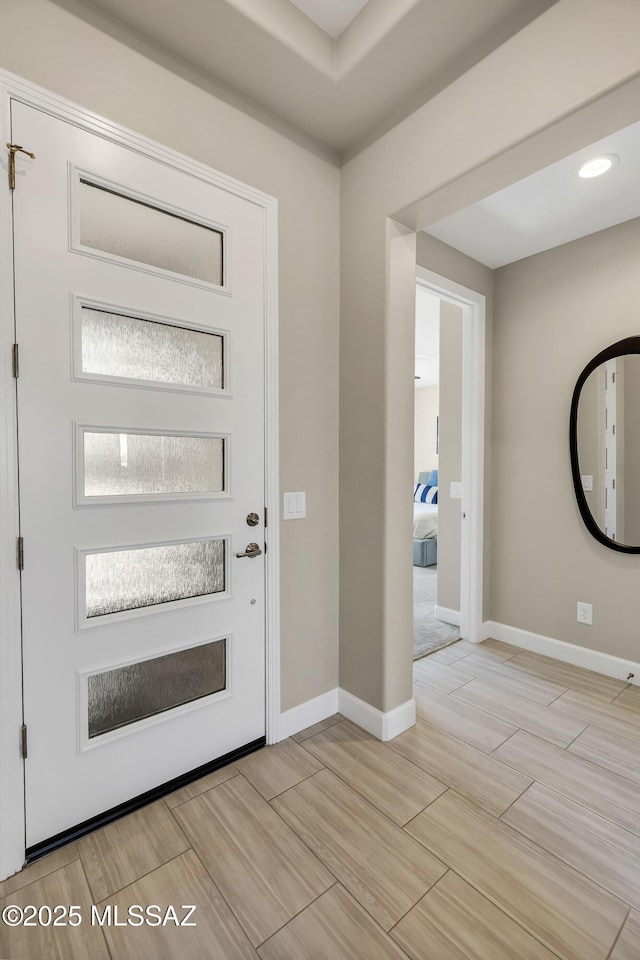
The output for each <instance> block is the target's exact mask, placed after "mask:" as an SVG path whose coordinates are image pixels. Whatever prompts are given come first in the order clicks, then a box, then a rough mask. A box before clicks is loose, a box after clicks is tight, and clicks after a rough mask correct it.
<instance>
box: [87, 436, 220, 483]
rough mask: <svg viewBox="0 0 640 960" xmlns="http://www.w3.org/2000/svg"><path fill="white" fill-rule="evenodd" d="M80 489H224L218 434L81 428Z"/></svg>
mask: <svg viewBox="0 0 640 960" xmlns="http://www.w3.org/2000/svg"><path fill="white" fill-rule="evenodd" d="M82 436H83V439H84V443H83V448H84V456H83V468H84V469H83V492H84V496H85V498H91V497H136V496H140V497H147V498H149V497H153V496H169V495H177V496H179V495H181V494H214V493H221V492H223V491H224V444H225V441H224V439H223V438H222V437H183V436H175V435H171V434H169V435H160V434H144V433H106V432H103V431H100V432H95V433H93V432H91V430H88V429H85V430H84V431H83V433H82Z"/></svg>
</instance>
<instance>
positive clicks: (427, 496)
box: [413, 483, 438, 504]
mask: <svg viewBox="0 0 640 960" xmlns="http://www.w3.org/2000/svg"><path fill="white" fill-rule="evenodd" d="M413 502H414V503H436V504H437V502H438V488H437V487H430V486H428V485H427V484H426V483H417V484H416V488H415V490H414V491H413Z"/></svg>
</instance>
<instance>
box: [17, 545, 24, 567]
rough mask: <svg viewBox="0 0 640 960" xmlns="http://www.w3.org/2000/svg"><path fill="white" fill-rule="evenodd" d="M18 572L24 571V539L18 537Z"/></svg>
mask: <svg viewBox="0 0 640 960" xmlns="http://www.w3.org/2000/svg"><path fill="white" fill-rule="evenodd" d="M18 570H24V538H23V537H18Z"/></svg>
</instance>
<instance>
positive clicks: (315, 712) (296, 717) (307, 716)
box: [278, 687, 338, 740]
mask: <svg viewBox="0 0 640 960" xmlns="http://www.w3.org/2000/svg"><path fill="white" fill-rule="evenodd" d="M337 712H338V688H337V687H335V688H334V689H333V690H328V691H327V693H321V694H320V696H319V697H314V698H313V700H306V701H305V702H304V703H301V704H299V706H297V707H292V708H291V710H285V711H284V713H281V714H280V718H279V720H278V740H286V739H287V737H292V736H293V734H294V733H299V732H300V730H305V729H306V728H307V727H310V726H312V725H313V724H314V723H319V722H320V720H326V719H327V717H331V716H332V715H333V714H334V713H337Z"/></svg>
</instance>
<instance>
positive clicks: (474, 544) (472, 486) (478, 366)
mask: <svg viewBox="0 0 640 960" xmlns="http://www.w3.org/2000/svg"><path fill="white" fill-rule="evenodd" d="M416 280H417V282H418V283H419V284H420V285H421V286H424V287H426V288H427V289H428V290H430V291H431V292H432V293H435V294H436V295H437V296H439V297H440V298H441V299H443V300H447V301H449V302H450V303H454V304H455V305H456V306H458V307H461V308H462V501H461V505H460V506H461V510H462V516H463V520H462V526H461V531H462V532H461V553H460V633H461V635H462V636H463V637H464V638H465V639H468V640H470V641H471V642H472V643H480V641H481V640H483V639H484V638H483V635H482V594H483V588H482V585H483V580H482V575H483V550H484V426H485V340H486V298H485V297H484V296H483V295H482V294H480V293H476V292H475V291H474V290H470V289H469V288H468V287H463V286H461V285H460V284H459V283H454V281H453V280H448V279H447V278H446V277H442V276H440V275H439V274H437V273H432V271H431V270H427V269H425V268H424V267H421V266H417V267H416Z"/></svg>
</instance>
